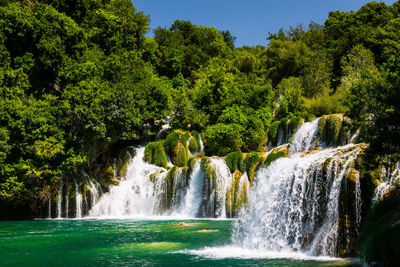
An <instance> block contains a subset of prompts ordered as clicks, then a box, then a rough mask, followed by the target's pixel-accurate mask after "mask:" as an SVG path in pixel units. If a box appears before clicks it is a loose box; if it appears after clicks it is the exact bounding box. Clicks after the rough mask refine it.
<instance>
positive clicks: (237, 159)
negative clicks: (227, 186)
mask: <svg viewBox="0 0 400 267" xmlns="http://www.w3.org/2000/svg"><path fill="white" fill-rule="evenodd" d="M225 162H226V165H227V166H228V168H229V170H230V171H231V173H234V172H235V171H236V170H239V171H241V172H243V171H244V166H243V165H244V164H243V153H242V152H240V151H237V152H232V153H230V154H228V155H227V156H226V157H225Z"/></svg>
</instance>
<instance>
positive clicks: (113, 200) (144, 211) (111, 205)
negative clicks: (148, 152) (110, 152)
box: [89, 147, 165, 217]
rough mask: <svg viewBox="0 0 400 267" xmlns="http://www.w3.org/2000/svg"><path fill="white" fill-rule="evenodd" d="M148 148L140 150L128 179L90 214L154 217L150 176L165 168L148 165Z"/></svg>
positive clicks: (127, 175) (129, 171) (127, 176)
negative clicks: (145, 150)
mask: <svg viewBox="0 0 400 267" xmlns="http://www.w3.org/2000/svg"><path fill="white" fill-rule="evenodd" d="M144 149H145V148H144V147H139V148H137V149H136V156H135V157H134V158H133V159H132V160H131V163H130V164H129V165H128V169H127V173H126V176H125V180H123V181H121V182H120V183H119V184H118V185H116V186H113V187H111V188H110V192H108V193H105V194H103V195H102V196H101V198H100V199H99V200H98V202H97V203H96V204H95V205H94V207H92V209H91V210H90V211H89V216H92V217H121V216H149V215H153V208H154V203H155V197H154V185H153V183H152V182H151V181H150V175H151V174H153V173H161V172H162V171H165V169H163V168H160V167H157V166H155V165H151V164H148V163H147V162H145V161H144V160H143V159H144Z"/></svg>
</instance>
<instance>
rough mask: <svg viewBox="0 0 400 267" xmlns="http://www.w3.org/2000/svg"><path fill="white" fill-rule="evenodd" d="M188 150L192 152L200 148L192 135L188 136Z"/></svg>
mask: <svg viewBox="0 0 400 267" xmlns="http://www.w3.org/2000/svg"><path fill="white" fill-rule="evenodd" d="M189 150H190V152H191V153H192V154H194V153H197V152H199V150H200V145H199V143H198V142H197V141H196V139H195V138H194V137H193V136H192V137H190V138H189Z"/></svg>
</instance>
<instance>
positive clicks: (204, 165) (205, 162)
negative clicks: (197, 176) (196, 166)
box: [200, 156, 209, 172]
mask: <svg viewBox="0 0 400 267" xmlns="http://www.w3.org/2000/svg"><path fill="white" fill-rule="evenodd" d="M208 161H209V160H208V157H206V156H203V157H202V158H201V160H200V167H201V170H202V171H203V172H205V171H206V168H207V165H208Z"/></svg>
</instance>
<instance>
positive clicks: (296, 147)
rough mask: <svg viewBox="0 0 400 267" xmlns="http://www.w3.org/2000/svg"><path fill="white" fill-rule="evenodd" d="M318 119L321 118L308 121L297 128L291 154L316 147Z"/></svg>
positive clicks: (291, 144)
mask: <svg viewBox="0 0 400 267" xmlns="http://www.w3.org/2000/svg"><path fill="white" fill-rule="evenodd" d="M318 121H319V119H315V120H313V121H312V122H306V123H304V124H303V125H302V126H301V127H300V128H299V129H298V130H297V132H296V134H295V136H294V138H293V141H292V142H291V143H290V150H289V151H290V152H289V155H293V154H294V153H297V152H301V151H308V150H310V149H315V143H316V141H317V133H318Z"/></svg>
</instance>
